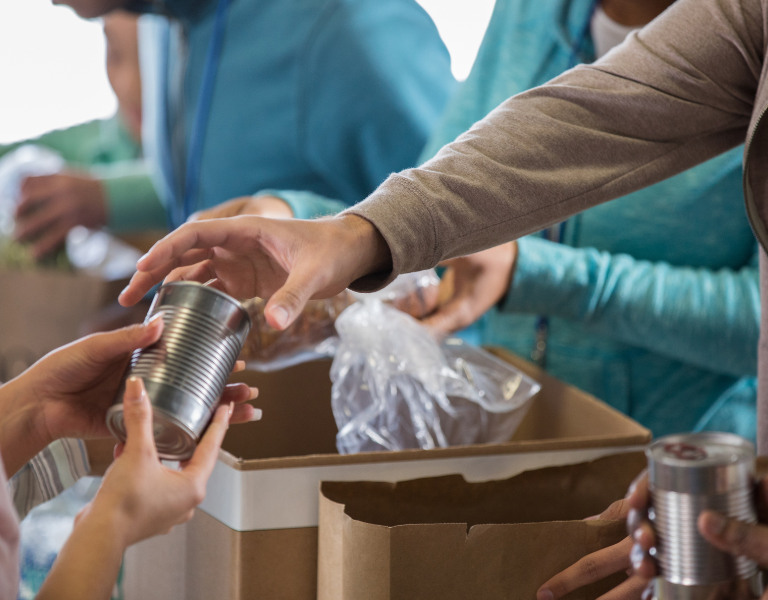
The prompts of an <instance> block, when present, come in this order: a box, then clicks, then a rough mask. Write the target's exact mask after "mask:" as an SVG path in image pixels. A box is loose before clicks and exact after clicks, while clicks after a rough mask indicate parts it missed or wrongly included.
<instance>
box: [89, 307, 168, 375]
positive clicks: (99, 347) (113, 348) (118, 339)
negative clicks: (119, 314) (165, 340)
mask: <svg viewBox="0 0 768 600" xmlns="http://www.w3.org/2000/svg"><path fill="white" fill-rule="evenodd" d="M162 333H163V313H157V314H156V315H153V316H152V318H151V319H150V320H149V321H147V322H146V323H142V324H140V325H131V326H129V327H123V328H122V329H117V330H115V331H109V332H107V333H96V334H93V335H91V336H89V337H88V338H86V339H85V340H84V343H86V344H87V346H86V349H87V350H88V351H89V356H91V357H92V359H93V360H94V361H95V362H98V363H109V362H112V361H113V360H115V359H116V358H119V357H121V356H123V355H125V354H129V353H131V352H133V351H134V350H138V349H139V348H146V347H147V346H151V345H152V344H154V343H155V342H156V341H157V340H159V339H160V335H161V334H162Z"/></svg>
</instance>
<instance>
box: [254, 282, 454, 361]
mask: <svg viewBox="0 0 768 600" xmlns="http://www.w3.org/2000/svg"><path fill="white" fill-rule="evenodd" d="M439 285H440V279H439V278H438V277H437V274H436V273H435V271H434V270H429V271H420V272H418V273H408V274H406V275H401V276H399V277H398V278H397V279H395V280H394V281H393V282H392V283H391V284H389V285H388V286H387V287H385V288H384V289H382V290H380V291H378V292H375V293H373V294H357V293H354V292H350V291H344V292H342V293H341V294H339V295H338V296H334V297H333V298H329V299H328V300H310V301H309V302H308V303H307V306H306V307H305V308H304V310H303V311H302V313H301V315H299V317H298V318H297V319H296V321H294V323H293V324H291V325H290V327H288V328H287V329H286V330H284V331H278V330H277V329H274V328H272V327H270V326H269V325H268V324H267V320H266V318H265V317H264V308H265V307H266V305H267V301H266V300H263V299H261V298H253V299H252V300H246V301H245V302H243V305H244V306H245V309H246V310H247V311H248V313H249V314H250V316H251V321H252V322H253V327H252V328H251V332H250V334H249V335H248V338H247V339H246V341H245V345H244V346H243V351H242V353H241V354H240V358H241V359H242V360H245V361H246V364H247V365H248V368H249V369H255V370H257V371H276V370H278V369H284V368H287V367H290V366H292V365H296V364H299V363H302V362H307V361H310V360H316V359H318V358H324V357H329V356H334V355H335V354H336V348H337V346H338V341H339V340H338V337H337V336H336V329H335V327H334V324H335V322H336V319H337V318H338V316H339V315H340V314H341V313H342V311H344V309H346V308H347V307H348V306H350V305H351V304H352V303H354V302H355V301H356V300H359V299H371V298H374V299H379V300H381V301H384V302H386V303H387V304H390V305H392V306H394V307H396V308H397V309H399V310H402V311H404V312H407V313H408V314H410V315H412V316H414V317H416V318H421V317H423V316H426V315H427V314H429V313H430V312H432V310H433V309H434V307H435V305H436V304H437V296H438V288H439Z"/></svg>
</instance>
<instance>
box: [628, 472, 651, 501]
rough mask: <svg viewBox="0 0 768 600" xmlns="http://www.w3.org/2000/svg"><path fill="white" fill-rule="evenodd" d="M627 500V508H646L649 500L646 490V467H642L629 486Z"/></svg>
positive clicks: (648, 493)
mask: <svg viewBox="0 0 768 600" xmlns="http://www.w3.org/2000/svg"><path fill="white" fill-rule="evenodd" d="M627 501H628V502H629V508H634V509H635V510H641V511H645V510H647V509H648V505H649V504H650V502H651V496H650V492H649V490H648V469H644V470H643V471H642V473H640V475H638V476H637V477H636V478H635V480H634V481H633V482H632V484H631V485H630V486H629V491H628V492H627Z"/></svg>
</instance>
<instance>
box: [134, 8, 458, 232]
mask: <svg viewBox="0 0 768 600" xmlns="http://www.w3.org/2000/svg"><path fill="white" fill-rule="evenodd" d="M217 5H218V0H164V1H163V0H161V1H159V2H157V3H155V4H154V6H155V7H158V6H159V7H160V8H161V9H162V10H163V11H164V12H165V13H166V16H167V17H169V18H166V17H163V16H156V15H148V16H146V17H144V18H143V19H142V20H141V24H140V29H139V39H140V45H139V47H140V58H141V65H142V78H143V83H144V87H143V94H144V98H143V101H144V117H145V123H144V133H145V135H144V140H143V142H144V149H145V152H146V153H147V156H148V158H149V159H150V162H151V163H152V164H153V166H154V167H155V172H154V180H155V182H156V185H157V188H158V190H159V191H160V196H161V198H162V200H163V202H164V203H165V205H166V207H167V208H168V210H169V212H172V211H173V206H174V205H176V204H177V203H178V202H179V199H180V198H182V197H183V196H184V192H185V190H186V183H185V180H186V166H187V160H188V154H189V151H190V146H191V135H192V131H193V124H194V123H195V114H196V110H197V106H198V99H199V94H200V89H201V86H202V80H203V71H204V65H205V64H206V59H207V56H208V50H209V43H210V41H211V38H212V34H211V32H212V30H213V24H214V21H215V17H214V14H215V12H216V8H217ZM454 87H455V80H454V79H453V76H452V75H451V71H450V56H449V54H448V51H447V49H446V47H445V45H444V44H443V42H442V40H441V39H440V36H439V34H438V32H437V28H436V27H435V25H434V23H433V22H432V20H431V19H430V17H429V15H428V14H427V13H426V12H425V11H424V10H423V9H422V8H421V7H420V6H419V5H418V4H417V3H416V1H415V0H387V1H386V2H382V1H381V0H233V1H232V3H231V6H230V8H229V13H228V15H227V18H226V26H225V34H224V41H223V46H222V50H221V58H220V60H219V64H218V68H217V69H216V75H215V82H214V85H213V88H212V89H213V95H212V99H211V105H210V111H209V113H208V122H207V126H206V128H205V130H204V142H203V144H202V148H203V150H202V158H201V167H200V171H199V172H200V177H199V186H198V189H197V193H196V194H195V196H194V198H193V209H194V210H200V209H204V208H210V207H212V206H215V205H217V204H219V203H221V202H224V201H226V200H230V199H232V198H236V197H239V196H246V195H252V194H256V193H258V192H261V191H263V190H267V189H273V188H277V189H293V190H309V191H311V192H314V193H315V194H320V195H323V196H327V197H330V198H339V199H341V200H342V201H343V203H344V204H352V203H354V202H356V201H357V200H359V199H360V198H363V197H365V196H366V195H367V194H368V193H370V192H371V191H373V190H374V189H375V188H376V186H378V185H379V184H380V183H381V182H382V181H384V179H385V178H386V177H387V176H388V175H389V174H390V173H392V172H393V171H398V170H401V169H403V168H406V167H408V166H411V165H413V164H414V163H415V162H416V160H417V159H418V156H419V154H420V153H421V151H422V149H423V147H424V144H425V143H426V141H427V139H428V136H429V135H430V133H431V132H432V129H433V128H434V126H435V124H436V123H437V121H438V119H439V117H440V116H441V114H442V111H443V109H444V108H445V104H446V102H447V101H448V98H449V96H450V94H451V92H452V91H453V89H454ZM316 213H317V211H316V210H315V209H313V208H311V207H307V209H306V214H312V215H313V214H316ZM304 214H305V213H302V215H304ZM178 220H179V219H174V221H175V222H178Z"/></svg>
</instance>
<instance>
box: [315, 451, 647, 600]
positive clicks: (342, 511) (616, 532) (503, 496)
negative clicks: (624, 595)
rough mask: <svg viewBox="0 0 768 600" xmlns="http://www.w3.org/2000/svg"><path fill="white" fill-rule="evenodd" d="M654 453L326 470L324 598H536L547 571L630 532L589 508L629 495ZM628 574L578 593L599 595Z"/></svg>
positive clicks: (320, 582) (322, 531) (556, 569)
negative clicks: (507, 470) (532, 466)
mask: <svg viewBox="0 0 768 600" xmlns="http://www.w3.org/2000/svg"><path fill="white" fill-rule="evenodd" d="M645 463H646V461H645V455H644V454H643V453H641V452H635V453H629V454H619V455H615V456H609V457H606V458H601V459H598V460H595V461H593V462H589V463H582V464H578V465H572V466H566V467H551V468H546V469H539V470H535V471H527V472H524V473H521V474H520V475H517V476H515V477H511V478H509V479H505V480H500V481H490V482H485V483H468V482H466V481H465V480H464V478H463V477H461V476H453V475H452V476H446V477H434V478H428V479H417V480H412V481H404V482H400V483H396V484H392V483H379V482H324V483H322V484H321V488H320V493H321V509H320V510H321V516H320V555H321V560H320V564H319V570H318V598H319V599H320V600H332V599H333V600H356V599H358V598H366V599H372V600H392V599H395V598H397V600H410V599H413V600H416V599H421V598H441V600H454V599H455V600H464V599H466V598H483V599H484V600H495V599H499V600H502V599H504V600H509V599H518V598H519V599H520V600H530V599H531V598H534V597H535V594H536V590H537V589H538V587H539V586H540V585H541V584H542V583H544V582H545V581H547V579H549V578H550V577H552V576H553V575H555V574H556V573H558V572H560V571H562V570H563V569H564V568H566V567H568V566H570V565H572V564H573V563H574V562H576V561H577V560H579V559H580V558H582V557H583V556H585V555H587V554H589V553H592V552H595V551H597V550H599V549H601V548H605V547H607V546H609V545H612V544H615V543H617V542H619V541H620V540H622V539H623V538H624V537H625V536H626V531H625V524H624V522H622V521H600V520H591V521H584V520H582V519H584V518H585V517H588V516H592V515H596V514H599V513H601V512H602V511H603V510H605V508H607V507H608V506H609V505H610V504H611V503H612V502H613V501H615V500H618V499H620V498H622V497H623V496H624V494H625V493H626V490H627V488H628V486H629V485H630V483H631V482H632V480H633V479H634V477H635V476H636V475H637V474H638V473H639V472H640V471H641V470H642V469H643V468H644V467H645ZM326 553H328V554H327V556H323V555H324V554H326ZM623 579H624V574H623V573H619V574H617V575H615V576H613V577H610V578H608V579H606V580H603V581H601V582H598V583H595V584H594V585H591V586H587V587H585V588H582V589H580V590H576V591H574V592H573V593H571V594H570V595H568V596H567V598H568V599H569V600H576V599H583V600H593V599H594V598H596V597H598V596H600V595H601V594H603V593H605V592H606V591H607V590H609V589H611V588H613V587H614V586H616V585H618V584H619V583H620V582H621V581H622V580H623Z"/></svg>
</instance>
